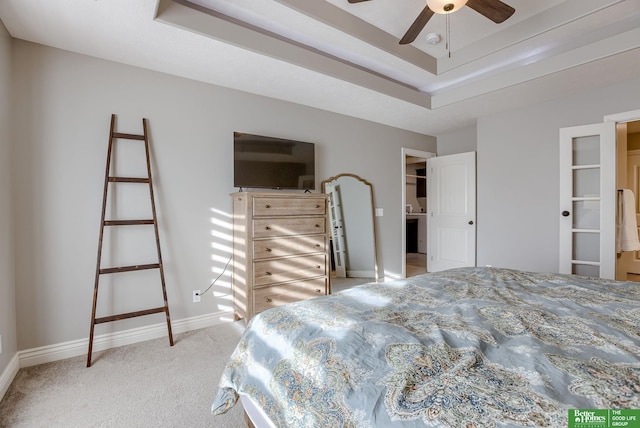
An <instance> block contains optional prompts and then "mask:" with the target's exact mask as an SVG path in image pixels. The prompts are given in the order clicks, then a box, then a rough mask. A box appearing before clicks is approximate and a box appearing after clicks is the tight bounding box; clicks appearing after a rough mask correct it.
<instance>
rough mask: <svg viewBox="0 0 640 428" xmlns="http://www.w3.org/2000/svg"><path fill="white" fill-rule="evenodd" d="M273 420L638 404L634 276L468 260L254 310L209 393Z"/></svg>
mask: <svg viewBox="0 0 640 428" xmlns="http://www.w3.org/2000/svg"><path fill="white" fill-rule="evenodd" d="M240 397H242V402H243V403H244V405H245V408H249V409H251V411H252V412H257V413H256V414H257V415H258V416H257V417H259V416H260V414H261V415H262V416H263V417H264V419H263V420H261V421H257V422H255V423H256V426H258V427H261V426H275V427H387V426H398V427H424V426H438V427H452V428H459V427H503V426H516V427H517V426H549V427H563V426H564V427H566V426H567V424H568V419H567V418H568V411H569V409H638V408H640V283H632V282H616V281H611V280H602V279H593V278H586V277H578V276H571V275H559V274H544V273H532V272H522V271H516V270H509V269H497V268H462V269H453V270H449V271H444V272H440V273H430V274H426V275H421V276H417V277H412V278H409V279H406V280H398V281H392V282H387V283H380V284H375V283H372V284H365V285H362V286H358V287H354V288H352V289H349V290H346V291H343V292H340V293H336V294H333V295H329V296H324V297H319V298H316V299H312V300H305V301H300V302H296V303H292V304H288V305H284V306H280V307H277V308H273V309H270V310H268V311H266V312H263V313H261V314H259V315H257V316H256V317H254V318H253V319H252V320H251V322H250V323H249V325H248V326H247V329H246V330H245V332H244V334H243V336H242V338H241V340H240V342H239V344H238V346H237V348H236V349H235V351H234V353H233V355H232V356H231V358H230V359H229V361H228V364H227V366H226V368H225V370H224V373H223V375H222V378H221V380H220V383H219V386H218V391H217V396H216V397H215V400H214V403H213V405H212V411H213V413H214V414H219V413H224V412H226V411H228V410H229V409H230V408H231V407H233V406H234V405H236V404H237V402H238V400H239V399H240Z"/></svg>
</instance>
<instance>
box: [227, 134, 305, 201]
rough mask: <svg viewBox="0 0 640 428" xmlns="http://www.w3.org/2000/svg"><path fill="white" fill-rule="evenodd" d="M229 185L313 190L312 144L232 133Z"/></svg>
mask: <svg viewBox="0 0 640 428" xmlns="http://www.w3.org/2000/svg"><path fill="white" fill-rule="evenodd" d="M233 186H234V187H240V188H266V189H303V190H313V189H315V145H314V143H307V142H303V141H293V140H285V139H282V138H274V137H264V136H261V135H253V134H245V133H241V132H234V133H233Z"/></svg>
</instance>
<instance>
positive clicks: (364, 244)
mask: <svg viewBox="0 0 640 428" xmlns="http://www.w3.org/2000/svg"><path fill="white" fill-rule="evenodd" d="M322 190H323V192H324V193H326V194H327V195H328V197H329V222H330V224H329V227H330V230H331V270H332V272H331V292H332V293H335V292H337V291H340V290H343V289H345V288H349V287H352V286H354V285H359V284H364V283H367V282H372V281H376V282H377V281H378V263H377V256H376V253H377V251H376V239H375V222H374V206H373V186H372V185H371V183H369V182H368V181H366V180H364V179H362V178H361V177H359V176H357V175H355V174H348V173H344V174H339V175H336V176H334V177H331V178H328V179H326V180H324V181H323V182H322Z"/></svg>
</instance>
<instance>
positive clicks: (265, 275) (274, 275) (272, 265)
mask: <svg viewBox="0 0 640 428" xmlns="http://www.w3.org/2000/svg"><path fill="white" fill-rule="evenodd" d="M325 263H326V255H325V254H313V255H310V256H300V257H284V258H281V259H275V260H262V261H257V262H254V263H253V286H254V288H255V287H260V286H263V285H269V284H276V283H278V282H285V281H294V280H299V279H306V278H313V277H314V276H321V275H325Z"/></svg>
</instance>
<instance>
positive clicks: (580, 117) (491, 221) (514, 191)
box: [438, 79, 640, 272]
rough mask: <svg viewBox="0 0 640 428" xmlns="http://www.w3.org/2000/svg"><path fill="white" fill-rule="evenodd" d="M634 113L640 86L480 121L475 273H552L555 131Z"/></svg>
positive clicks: (555, 228) (639, 103)
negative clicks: (493, 269)
mask: <svg viewBox="0 0 640 428" xmlns="http://www.w3.org/2000/svg"><path fill="white" fill-rule="evenodd" d="M639 108H640V79H638V80H632V81H628V82H622V83H620V84H617V85H613V86H609V87H605V88H601V89H597V90H593V91H589V92H585V93H582V94H579V95H576V96H572V97H567V98H564V99H560V100H556V101H553V102H547V103H544V104H539V105H533V106H529V107H525V108H521V109H517V110H512V111H508V112H505V113H502V114H499V115H493V116H489V117H484V118H480V119H478V122H477V128H478V160H477V163H478V258H477V261H478V265H479V266H484V265H486V264H490V265H493V266H502V267H507V268H515V269H524V270H533V271H542V272H557V271H558V245H559V239H558V233H559V229H558V228H559V218H560V212H559V197H560V196H559V192H558V177H559V174H558V168H559V167H558V163H559V159H558V133H559V129H560V128H562V127H568V126H575V125H585V124H590V123H601V122H602V121H603V116H606V115H610V114H616V113H622V112H627V111H632V110H637V109H639ZM438 146H439V147H438V148H440V141H438Z"/></svg>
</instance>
